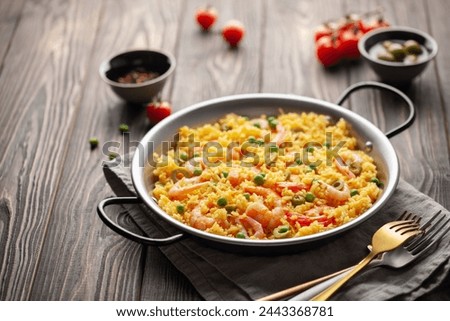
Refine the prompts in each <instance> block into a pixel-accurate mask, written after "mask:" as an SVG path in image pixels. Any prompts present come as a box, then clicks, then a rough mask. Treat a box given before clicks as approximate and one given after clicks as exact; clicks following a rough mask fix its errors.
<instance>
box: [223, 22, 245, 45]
mask: <svg viewBox="0 0 450 321" xmlns="http://www.w3.org/2000/svg"><path fill="white" fill-rule="evenodd" d="M244 34H245V29H244V25H243V24H242V23H241V22H240V21H237V20H230V21H228V22H227V23H226V24H225V26H224V27H223V29H222V36H223V38H224V39H225V41H226V42H228V43H229V44H230V46H231V47H236V46H237V45H238V44H239V42H240V41H241V40H242V38H243V37H244Z"/></svg>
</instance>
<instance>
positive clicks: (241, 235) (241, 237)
mask: <svg viewBox="0 0 450 321" xmlns="http://www.w3.org/2000/svg"><path fill="white" fill-rule="evenodd" d="M236 238H238V239H245V238H247V237H246V236H245V234H244V233H242V232H238V233H237V234H236Z"/></svg>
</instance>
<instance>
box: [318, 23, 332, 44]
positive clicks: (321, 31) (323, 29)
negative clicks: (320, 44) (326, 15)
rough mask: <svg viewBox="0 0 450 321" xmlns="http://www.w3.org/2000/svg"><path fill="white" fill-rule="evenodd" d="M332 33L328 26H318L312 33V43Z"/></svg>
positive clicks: (325, 24)
mask: <svg viewBox="0 0 450 321" xmlns="http://www.w3.org/2000/svg"><path fill="white" fill-rule="evenodd" d="M333 32H334V29H333V28H332V27H331V26H330V24H329V23H324V24H323V25H320V26H319V27H318V28H317V29H316V31H315V32H314V41H317V40H319V39H320V38H322V37H324V36H331V35H332V34H333Z"/></svg>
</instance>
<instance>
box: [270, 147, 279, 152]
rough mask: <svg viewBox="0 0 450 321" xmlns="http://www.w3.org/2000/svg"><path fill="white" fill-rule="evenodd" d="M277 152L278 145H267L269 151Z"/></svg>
mask: <svg viewBox="0 0 450 321" xmlns="http://www.w3.org/2000/svg"><path fill="white" fill-rule="evenodd" d="M277 152H278V146H270V147H269V153H277Z"/></svg>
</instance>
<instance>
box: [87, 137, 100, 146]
mask: <svg viewBox="0 0 450 321" xmlns="http://www.w3.org/2000/svg"><path fill="white" fill-rule="evenodd" d="M89 144H90V145H91V149H94V148H96V147H97V146H98V138H97V137H91V138H89Z"/></svg>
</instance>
